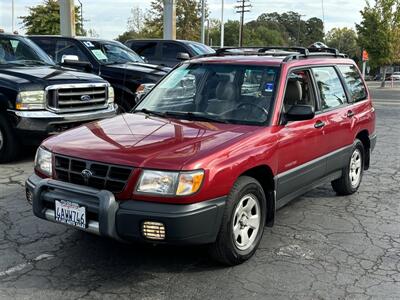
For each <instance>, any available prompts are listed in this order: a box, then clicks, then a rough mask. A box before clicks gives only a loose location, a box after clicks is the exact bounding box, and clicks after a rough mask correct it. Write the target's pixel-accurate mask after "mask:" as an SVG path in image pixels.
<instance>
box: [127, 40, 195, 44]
mask: <svg viewBox="0 0 400 300" xmlns="http://www.w3.org/2000/svg"><path fill="white" fill-rule="evenodd" d="M127 42H178V43H184V44H192V43H193V44H201V43H199V42H196V41H188V40H164V39H130V40H127Z"/></svg>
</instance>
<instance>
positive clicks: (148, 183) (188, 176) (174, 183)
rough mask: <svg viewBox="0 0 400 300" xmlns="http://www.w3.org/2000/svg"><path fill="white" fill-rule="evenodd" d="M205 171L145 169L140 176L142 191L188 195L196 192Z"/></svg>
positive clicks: (140, 189)
mask: <svg viewBox="0 0 400 300" xmlns="http://www.w3.org/2000/svg"><path fill="white" fill-rule="evenodd" d="M203 177H204V172H203V171H193V172H180V173H179V172H165V171H151V170H145V171H143V173H142V176H141V177H140V180H139V184H138V186H137V189H136V190H137V191H138V192H140V193H148V194H160V195H170V196H173V195H177V196H187V195H191V194H194V193H196V192H197V191H198V190H199V189H200V186H201V184H202V182H203Z"/></svg>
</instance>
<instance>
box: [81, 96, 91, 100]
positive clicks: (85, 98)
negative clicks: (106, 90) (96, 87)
mask: <svg viewBox="0 0 400 300" xmlns="http://www.w3.org/2000/svg"><path fill="white" fill-rule="evenodd" d="M91 99H92V97H90V96H89V95H82V96H81V100H82V101H89V100H91Z"/></svg>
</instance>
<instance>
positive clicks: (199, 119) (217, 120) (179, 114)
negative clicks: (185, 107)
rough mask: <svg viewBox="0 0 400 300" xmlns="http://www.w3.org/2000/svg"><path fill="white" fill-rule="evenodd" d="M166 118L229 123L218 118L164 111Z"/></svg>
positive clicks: (192, 113)
mask: <svg viewBox="0 0 400 300" xmlns="http://www.w3.org/2000/svg"><path fill="white" fill-rule="evenodd" d="M165 115H166V116H171V117H183V118H188V119H194V120H197V121H207V122H216V123H225V124H227V123H229V122H228V121H227V120H223V119H220V118H216V117H213V116H210V115H204V114H197V113H194V112H189V111H188V112H180V111H166V112H165Z"/></svg>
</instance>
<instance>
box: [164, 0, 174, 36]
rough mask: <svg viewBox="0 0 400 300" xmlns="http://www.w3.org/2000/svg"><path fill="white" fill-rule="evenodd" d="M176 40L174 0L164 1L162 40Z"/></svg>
mask: <svg viewBox="0 0 400 300" xmlns="http://www.w3.org/2000/svg"><path fill="white" fill-rule="evenodd" d="M175 39H176V4H175V0H164V40H175Z"/></svg>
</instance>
